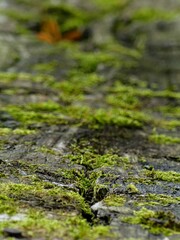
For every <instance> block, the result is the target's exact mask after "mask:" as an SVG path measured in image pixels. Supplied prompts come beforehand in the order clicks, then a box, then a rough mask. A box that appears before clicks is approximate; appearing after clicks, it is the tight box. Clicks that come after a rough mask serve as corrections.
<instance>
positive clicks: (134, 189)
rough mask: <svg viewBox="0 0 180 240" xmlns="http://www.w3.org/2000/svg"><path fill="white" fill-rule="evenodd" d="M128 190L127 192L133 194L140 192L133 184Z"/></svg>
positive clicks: (128, 186)
mask: <svg viewBox="0 0 180 240" xmlns="http://www.w3.org/2000/svg"><path fill="white" fill-rule="evenodd" d="M126 189H127V192H128V193H131V194H134V193H138V192H139V190H138V188H137V187H136V186H135V185H134V184H133V183H130V184H128V185H127V187H126Z"/></svg>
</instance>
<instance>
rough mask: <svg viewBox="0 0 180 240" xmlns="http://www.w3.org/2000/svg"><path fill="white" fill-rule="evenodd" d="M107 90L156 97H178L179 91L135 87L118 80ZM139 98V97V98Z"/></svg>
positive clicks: (179, 95)
mask: <svg viewBox="0 0 180 240" xmlns="http://www.w3.org/2000/svg"><path fill="white" fill-rule="evenodd" d="M109 91H111V92H113V93H114V94H116V95H117V96H118V94H119V95H120V94H123V93H124V94H125V93H126V94H128V95H129V96H130V97H131V98H132V97H133V96H134V97H139V98H140V97H147V98H152V97H157V98H170V99H171V98H172V99H179V98H180V93H179V92H175V91H170V90H161V91H158V90H156V91H153V90H151V89H148V88H137V87H133V86H130V85H125V84H122V83H121V82H120V81H116V82H115V83H114V86H112V87H111V88H110V89H109ZM119 97H120V96H119ZM140 99H141V98H140Z"/></svg>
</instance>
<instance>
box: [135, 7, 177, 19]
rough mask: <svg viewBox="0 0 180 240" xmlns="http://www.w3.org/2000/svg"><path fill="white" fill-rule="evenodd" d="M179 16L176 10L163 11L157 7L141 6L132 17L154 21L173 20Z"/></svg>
mask: <svg viewBox="0 0 180 240" xmlns="http://www.w3.org/2000/svg"><path fill="white" fill-rule="evenodd" d="M176 16H177V12H175V11H162V10H160V9H156V8H149V7H148V8H140V9H138V10H136V11H135V12H134V14H133V15H132V19H133V20H135V21H141V22H152V21H157V20H171V19H173V18H175V17H176Z"/></svg>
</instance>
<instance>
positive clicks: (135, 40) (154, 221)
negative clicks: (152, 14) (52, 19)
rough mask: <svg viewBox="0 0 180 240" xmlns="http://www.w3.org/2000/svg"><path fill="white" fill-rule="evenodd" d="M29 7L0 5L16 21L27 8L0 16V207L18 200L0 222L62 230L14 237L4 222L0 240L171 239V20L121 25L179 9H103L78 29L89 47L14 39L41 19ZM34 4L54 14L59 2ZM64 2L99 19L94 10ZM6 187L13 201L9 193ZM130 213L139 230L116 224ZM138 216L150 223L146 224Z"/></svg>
mask: <svg viewBox="0 0 180 240" xmlns="http://www.w3.org/2000/svg"><path fill="white" fill-rule="evenodd" d="M35 2H36V1H32V3H28V2H27V1H17V3H16V2H15V1H10V0H9V1H1V3H0V10H2V12H3V11H4V9H5V10H7V9H8V11H9V10H10V11H12V12H16V15H17V14H22V12H23V13H24V14H25V15H26V13H28V12H29V8H30V7H31V16H30V17H29V19H28V20H24V21H22V19H21V20H19V19H18V18H17V16H16V18H15V17H13V18H12V17H10V16H9V15H10V14H8V12H5V13H4V14H2V17H1V18H0V31H1V36H0V56H1V59H0V71H1V72H0V108H1V110H0V177H1V184H2V185H1V186H0V188H1V192H2V194H3V191H4V194H5V195H2V196H0V200H2V203H3V204H4V201H5V204H7V205H8V204H9V205H12V204H11V201H18V207H17V209H18V210H16V211H15V213H14V212H13V211H12V209H10V207H9V205H8V207H7V206H6V205H5V207H4V205H3V207H2V209H1V212H0V215H1V214H5V215H6V216H7V214H8V216H9V215H13V214H14V215H15V216H16V215H18V214H21V213H22V214H27V215H28V214H29V213H27V211H29V209H31V210H32V208H33V209H35V211H39V209H40V210H41V211H42V212H44V213H45V215H46V217H47V219H48V220H49V224H50V221H51V219H53V220H54V219H55V220H58V221H59V223H58V224H59V225H56V226H61V227H62V226H63V227H62V229H63V231H61V229H60V227H59V228H58V227H57V229H56V230H53V228H52V226H51V227H50V228H49V229H50V230H49V229H48V228H47V226H45V224H44V225H43V226H41V227H40V230H39V228H38V227H37V226H36V225H30V226H29V225H27V224H25V223H24V222H23V219H20V220H16V221H15V222H16V223H15V227H14V225H13V224H14V223H13V221H14V220H12V219H11V217H9V219H8V220H7V217H6V218H5V220H6V221H5V225H3V224H2V226H1V224H0V231H1V235H3V229H4V228H5V229H6V228H7V227H8V228H9V229H11V228H12V229H13V228H15V229H20V231H22V234H23V236H27V237H29V236H31V235H32V239H65V240H66V239H84V240H87V239H114V240H115V239H125V240H126V239H127V240H128V239H129V240H130V239H141V240H145V239H150V240H151V239H152V240H171V239H172V240H177V239H179V237H180V232H179V228H180V219H179V216H180V207H179V205H178V203H179V201H180V198H179V197H180V185H179V182H180V174H178V172H179V169H180V168H179V165H180V164H179V161H180V158H179V153H180V145H179V143H180V140H179V127H180V125H179V117H180V116H179V98H180V97H179V95H178V94H179V93H178V92H179V90H180V85H179V83H180V67H179V62H180V51H179V49H180V46H179V40H180V27H179V26H180V19H179V17H178V16H175V18H173V19H171V20H165V19H155V20H149V21H148V23H147V22H144V21H143V20H141V21H136V20H134V19H133V17H132V16H133V12H135V11H136V10H138V9H139V8H146V7H149V8H152V7H154V6H155V7H156V10H157V9H160V10H163V11H166V9H167V6H168V9H171V10H172V11H175V12H176V11H177V10H178V9H180V3H179V1H178V0H177V1H175V0H174V1H171V2H170V3H169V1H163V0H162V1H144V0H142V1H133V3H130V4H129V5H128V6H127V8H125V9H124V10H123V12H122V14H119V13H118V12H117V11H115V9H114V8H113V9H112V10H111V11H109V10H108V11H107V10H106V11H107V12H105V13H104V12H103V11H104V10H103V11H102V12H100V13H99V16H98V17H96V19H95V20H92V19H91V20H88V21H89V22H88V23H87V25H88V26H87V27H88V28H90V30H91V37H90V38H89V39H87V40H82V41H79V42H77V43H74V42H72V43H67V42H65V43H63V42H61V41H60V42H59V43H58V44H48V43H44V42H41V41H39V40H38V39H37V32H36V31H31V30H28V31H27V32H26V31H24V30H27V29H29V26H30V25H32V24H34V23H35V24H37V23H39V21H41V20H42V19H43V11H45V10H44V9H46V7H44V4H43V3H38V4H37V5H36V3H35ZM46 2H47V3H48V4H50V6H56V7H57V6H59V5H61V4H62V3H64V2H65V1H46ZM90 2H91V1H90ZM68 3H69V4H70V6H75V7H78V9H87V10H86V11H87V13H88V11H92V10H93V9H94V11H95V12H96V11H97V12H98V11H100V10H98V8H97V9H96V7H94V3H92V4H90V3H87V4H86V3H85V2H84V1H79V0H77V1H71V0H69V1H68ZM83 11H85V10H83ZM12 12H11V13H12ZM61 14H62V13H61ZM11 16H12V15H11ZM95 16H96V14H95ZM76 17H77V18H78V17H79V15H78V16H76ZM41 18H42V19H41ZM131 18H132V19H131ZM68 44H69V45H68ZM91 53H93V54H92V55H91ZM98 54H99V55H98ZM96 56H97V57H96ZM97 59H98V61H99V62H96V60H97ZM73 71H74V72H73ZM73 74H74V75H73ZM75 74H76V75H75ZM93 74H94V75H93ZM72 76H73V77H74V78H73V77H72ZM90 78H92V80H91V81H92V82H93V83H92V82H90V83H89V81H90V80H89V79H90ZM99 78H102V79H103V80H102V81H101V80H99ZM74 79H75V80H74ZM77 79H78V81H79V82H80V83H81V84H82V83H83V81H86V82H87V84H84V85H78V84H79V82H78V81H77ZM73 81H74V82H75V83H74V82H73ZM69 82H70V84H71V83H72V85H67V83H69ZM62 83H64V85H62ZM69 92H70V94H69ZM82 95H83V98H82ZM86 108H88V109H90V110H87V109H86ZM106 113H107V114H106ZM138 114H142V116H139V115H138ZM3 184H7V188H5V187H4V186H5V185H3ZM11 184H12V185H11ZM13 184H18V186H20V191H22V195H21V194H18V193H16V192H15V193H14V192H13V190H11V186H14V185H13ZM21 184H24V185H21ZM38 184H39V185H38ZM48 184H49V185H48ZM40 185H42V186H41V187H40ZM9 186H10V187H9ZM15 186H16V185H15ZM24 186H28V187H29V188H27V189H24ZM32 186H33V187H34V190H32V189H31V187H32ZM21 188H22V189H21ZM12 189H13V187H12ZM49 189H50V190H51V189H55V190H54V191H57V192H56V194H55V193H53V194H52V196H50V195H49V191H50V190H49ZM18 191H19V190H18ZM18 191H17V192H18ZM58 191H60V194H59V192H58ZM26 192H27V196H26ZM71 193H72V196H71V195H70V194H71ZM58 194H59V195H58ZM73 194H74V195H73ZM60 196H62V199H61V198H60ZM109 196H111V197H112V199H111V201H110V202H109V204H108V203H107V201H106V199H108V197H109ZM114 196H116V197H119V199H121V198H122V199H123V200H122V201H123V203H122V204H121V203H119V205H117V204H118V200H117V199H116V198H115V200H114V201H113V197H114ZM0 203H1V202H0ZM13 204H14V203H13ZM84 204H86V205H87V206H86V208H87V209H85V207H84V206H85V205H84ZM9 209H10V210H11V211H10V210H9ZM90 209H91V212H90ZM142 209H145V210H144V211H145V215H143V217H142V216H141V218H140V219H139V222H136V224H132V222H131V221H130V220H129V221H128V220H127V218H128V219H130V217H132V219H133V216H135V215H136V213H138V212H140V211H141V210H142ZM146 210H152V211H153V212H154V213H155V214H154V215H153V214H152V215H150V216H146V212H148V211H146ZM12 212H13V214H12ZM71 214H72V215H71ZM5 215H3V216H5ZM29 215H30V214H29ZM29 215H28V216H29ZM92 215H93V216H92ZM69 216H70V217H71V218H73V217H74V216H76V217H80V218H82V219H83V220H84V221H87V224H89V225H88V230H87V232H86V231H84V232H82V230H81V228H85V227H84V225H82V222H81V223H80V222H78V223H77V222H75V221H74V222H73V221H72V222H71V223H70V226H69V225H68V223H69V221H70V220H69V218H68V217H69ZM36 217H37V216H36ZM63 217H64V218H63ZM67 219H68V220H67ZM132 219H131V220H132ZM31 220H32V219H31ZM66 221H67V223H66V224H67V225H65V226H64V225H62V224H63V223H64V222H66ZM1 222H2V221H1ZM1 222H0V223H1ZM21 222H23V223H21ZM88 222H89V223H88ZM73 224H74V225H75V226H73ZM71 225H72V226H71ZM91 225H92V227H91ZM96 226H107V227H110V229H111V234H110V235H109V234H106V233H103V234H102V236H101V234H99V235H97V233H96V232H95V230H94V229H95V227H96ZM36 227H37V229H36ZM86 227H87V226H86ZM51 228H52V229H51ZM74 228H77V229H78V230H77V233H76V232H73V229H74ZM157 228H158V229H157ZM58 229H60V230H58ZM64 229H65V230H64ZM90 229H91V230H90ZM154 229H155V230H154ZM164 229H166V230H168V231H169V232H166V231H165V230H164ZM32 231H34V235H33V234H32ZM59 231H60V233H59ZM70 231H72V232H73V233H72V234H74V235H71V234H70V235H69V232H70ZM90 231H92V232H91V233H90V235H89V233H88V232H90ZM173 231H174V232H173ZM56 232H57V234H62V236H61V235H58V236H57V235H56V234H54V233H56ZM41 234H42V236H41ZM48 234H50V235H48ZM95 234H96V235H95Z"/></svg>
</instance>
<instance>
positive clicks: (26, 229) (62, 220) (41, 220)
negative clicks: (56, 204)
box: [0, 209, 112, 240]
mask: <svg viewBox="0 0 180 240" xmlns="http://www.w3.org/2000/svg"><path fill="white" fill-rule="evenodd" d="M5 227H10V228H18V229H20V230H21V231H22V232H23V235H25V236H27V237H32V238H42V237H43V238H45V239H55V238H63V239H64V240H73V239H77V240H78V239H79V240H80V239H82V240H88V239H93V240H95V239H97V238H101V237H103V238H106V237H110V236H112V234H111V233H110V228H109V227H106V226H102V225H99V226H94V227H91V226H90V224H88V223H87V221H86V220H85V219H83V218H82V217H81V216H73V214H65V213H63V212H57V214H56V216H53V215H52V213H49V214H48V213H44V212H42V211H39V210H34V209H29V211H28V213H27V216H26V217H25V219H24V220H21V221H18V222H16V221H12V220H9V221H4V222H1V223H0V231H1V232H2V230H3V228H5Z"/></svg>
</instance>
